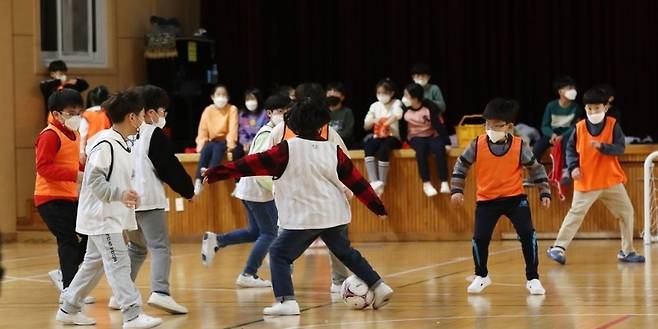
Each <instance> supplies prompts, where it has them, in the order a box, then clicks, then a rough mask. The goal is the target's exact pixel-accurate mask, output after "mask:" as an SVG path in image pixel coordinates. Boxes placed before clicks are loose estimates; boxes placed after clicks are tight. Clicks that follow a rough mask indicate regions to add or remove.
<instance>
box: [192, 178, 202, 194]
mask: <svg viewBox="0 0 658 329" xmlns="http://www.w3.org/2000/svg"><path fill="white" fill-rule="evenodd" d="M201 191H203V181H202V180H200V179H198V178H197V179H196V180H195V181H194V195H199V194H200V193H201Z"/></svg>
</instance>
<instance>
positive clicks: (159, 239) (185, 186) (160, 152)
mask: <svg viewBox="0 0 658 329" xmlns="http://www.w3.org/2000/svg"><path fill="white" fill-rule="evenodd" d="M142 99H143V101H144V108H145V110H146V113H145V115H144V123H145V124H143V125H142V126H141V127H140V129H139V138H138V139H137V140H136V141H135V145H134V147H133V149H132V153H133V154H134V156H133V161H134V168H135V176H134V178H133V180H132V184H133V185H132V186H133V187H134V188H135V191H136V192H137V194H139V195H140V196H141V198H140V202H139V205H138V206H137V208H136V211H135V218H136V220H137V227H138V229H137V230H135V231H130V232H128V239H129V240H130V243H129V244H128V253H129V255H130V268H131V278H132V280H133V281H134V280H135V278H137V274H138V272H139V269H140V267H141V266H142V264H143V263H144V260H145V259H146V253H147V250H148V251H150V252H151V255H152V257H151V296H150V297H149V299H148V304H149V305H151V306H154V307H157V308H160V309H163V310H165V311H167V312H169V313H172V314H186V313H187V308H185V307H184V306H182V305H180V304H178V303H176V301H175V300H174V299H173V298H172V297H171V295H170V294H171V292H170V290H169V270H170V268H171V243H170V242H169V231H168V229H167V214H166V213H165V208H167V197H166V195H165V190H164V186H163V183H167V185H169V186H170V187H171V188H172V189H173V190H174V191H176V192H178V193H179V194H180V195H181V196H182V197H184V198H186V199H188V200H190V199H192V197H194V185H193V184H192V179H191V178H190V176H189V175H188V174H187V172H185V168H183V165H181V163H180V162H179V161H178V159H177V158H176V155H175V154H174V152H173V151H172V147H171V143H170V142H169V139H168V138H167V137H166V136H165V134H164V133H163V131H162V128H163V127H164V126H165V124H166V116H167V106H169V97H168V96H167V93H166V92H165V91H164V90H162V89H161V88H159V87H156V86H151V85H147V86H144V88H143V89H142ZM117 306H118V305H116V302H115V300H114V298H112V299H110V307H111V308H116V307H117Z"/></svg>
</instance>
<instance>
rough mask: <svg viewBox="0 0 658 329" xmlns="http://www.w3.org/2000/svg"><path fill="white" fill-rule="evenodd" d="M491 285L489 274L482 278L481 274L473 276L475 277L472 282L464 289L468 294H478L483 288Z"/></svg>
mask: <svg viewBox="0 0 658 329" xmlns="http://www.w3.org/2000/svg"><path fill="white" fill-rule="evenodd" d="M490 285H491V279H490V278H489V276H488V275H487V276H485V277H484V278H483V277H481V276H477V275H476V276H475V279H473V282H471V284H469V285H468V288H467V289H466V290H467V291H468V293H469V294H479V293H481V292H482V290H484V288H486V287H488V286H490Z"/></svg>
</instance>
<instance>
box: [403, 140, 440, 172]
mask: <svg viewBox="0 0 658 329" xmlns="http://www.w3.org/2000/svg"><path fill="white" fill-rule="evenodd" d="M409 144H411V147H412V148H413V149H414V150H415V151H416V162H417V163H418V173H419V174H420V178H421V179H422V180H423V182H429V181H430V170H429V168H428V167H427V157H429V155H430V154H429V152H432V153H434V156H435V157H436V166H437V171H438V173H439V179H440V180H441V181H442V182H447V181H448V160H447V158H446V146H445V144H443V141H442V140H441V138H439V137H414V138H412V139H411V140H410V141H409Z"/></svg>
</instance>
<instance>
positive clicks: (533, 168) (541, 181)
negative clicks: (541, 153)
mask: <svg viewBox="0 0 658 329" xmlns="http://www.w3.org/2000/svg"><path fill="white" fill-rule="evenodd" d="M521 164H522V165H523V166H524V167H526V169H528V174H529V177H528V178H529V179H530V181H532V182H533V183H535V184H536V185H537V187H538V188H539V198H540V199H542V201H543V199H544V198H548V199H550V198H551V187H550V185H548V176H547V175H546V169H545V168H544V166H543V165H542V164H541V163H539V162H537V159H535V156H534V154H533V152H532V150H531V149H530V147H529V146H528V145H526V144H523V147H522V149H521Z"/></svg>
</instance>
